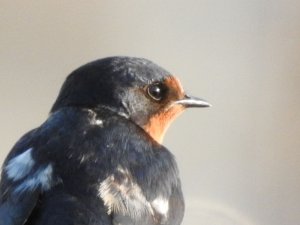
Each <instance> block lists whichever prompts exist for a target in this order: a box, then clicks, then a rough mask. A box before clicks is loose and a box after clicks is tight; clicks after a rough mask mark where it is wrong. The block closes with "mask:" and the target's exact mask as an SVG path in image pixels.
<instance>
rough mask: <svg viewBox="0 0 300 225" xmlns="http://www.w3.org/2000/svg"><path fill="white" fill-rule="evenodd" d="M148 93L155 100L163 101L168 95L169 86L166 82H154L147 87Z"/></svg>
mask: <svg viewBox="0 0 300 225" xmlns="http://www.w3.org/2000/svg"><path fill="white" fill-rule="evenodd" d="M147 91H148V95H149V96H150V97H151V98H152V99H154V100H155V101H161V100H163V99H164V97H165V96H166V92H167V88H166V87H165V85H164V84H161V83H153V84H150V85H149V86H148V88H147Z"/></svg>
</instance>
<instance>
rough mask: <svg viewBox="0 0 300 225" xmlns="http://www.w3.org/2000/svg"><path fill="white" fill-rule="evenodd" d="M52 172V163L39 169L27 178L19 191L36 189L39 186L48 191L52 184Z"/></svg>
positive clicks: (17, 190)
mask: <svg viewBox="0 0 300 225" xmlns="http://www.w3.org/2000/svg"><path fill="white" fill-rule="evenodd" d="M52 173H53V167H52V165H51V164H49V165H48V166H46V167H45V168H41V169H38V170H37V171H36V172H35V173H34V174H33V175H32V176H30V177H28V178H27V179H25V180H24V181H23V182H22V183H21V184H20V185H19V186H18V187H17V188H16V190H15V191H16V192H17V193H22V192H24V191H34V190H35V189H37V188H39V187H40V188H41V189H42V190H43V191H47V190H49V189H50V188H51V186H52V183H53V182H52Z"/></svg>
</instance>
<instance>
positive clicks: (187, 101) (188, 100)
mask: <svg viewBox="0 0 300 225" xmlns="http://www.w3.org/2000/svg"><path fill="white" fill-rule="evenodd" d="M177 104H181V105H183V106H184V107H186V108H197V107H198V108H208V107H212V105H211V104H210V103H208V102H207V101H205V100H203V99H200V98H196V97H192V96H185V98H184V99H181V100H179V101H177Z"/></svg>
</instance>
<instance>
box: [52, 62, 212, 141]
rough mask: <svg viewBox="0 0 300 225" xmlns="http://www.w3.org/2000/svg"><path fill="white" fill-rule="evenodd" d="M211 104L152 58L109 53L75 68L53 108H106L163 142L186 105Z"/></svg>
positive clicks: (205, 105)
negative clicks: (195, 94)
mask: <svg viewBox="0 0 300 225" xmlns="http://www.w3.org/2000/svg"><path fill="white" fill-rule="evenodd" d="M209 106H210V104H209V103H208V102H206V101H204V100H202V99H200V98H196V97H191V96H188V95H187V94H186V93H185V91H184V89H183V88H182V86H181V84H180V81H179V80H178V79H177V78H176V77H175V76H172V75H171V74H170V73H169V72H168V71H166V70H164V69H163V68H161V67H159V66H158V65H156V64H154V63H153V62H151V61H149V60H146V59H142V58H133V57H109V58H104V59H100V60H96V61H93V62H91V63H88V64H86V65H84V66H81V67H80V68H78V69H77V70H75V71H73V72H72V73H71V74H70V75H69V76H68V77H67V79H66V81H65V83H64V84H63V86H62V88H61V91H60V93H59V95H58V98H57V100H56V102H55V103H54V105H53V107H52V109H51V112H55V111H57V110H59V109H61V108H64V107H79V108H87V109H90V110H94V111H95V112H97V110H98V109H101V108H106V109H108V110H111V111H112V112H114V113H116V114H118V115H120V116H123V117H125V118H126V119H128V120H130V121H132V122H133V123H135V124H137V125H138V126H140V127H141V128H143V129H144V130H145V131H146V132H147V133H148V134H149V135H150V136H151V137H152V138H153V139H154V140H156V141H157V142H159V143H161V142H162V140H163V137H164V134H165V132H166V130H167V128H168V127H169V125H170V124H171V122H172V121H173V120H174V119H175V118H176V117H177V116H178V115H180V114H181V113H182V112H183V111H184V110H185V109H186V108H190V107H209Z"/></svg>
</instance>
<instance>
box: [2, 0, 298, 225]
mask: <svg viewBox="0 0 300 225" xmlns="http://www.w3.org/2000/svg"><path fill="white" fill-rule="evenodd" d="M0 32H1V33H0V62H1V66H0V105H1V111H0V124H1V128H0V130H1V142H0V149H1V152H0V160H1V162H2V160H3V159H4V157H5V156H6V154H7V153H8V151H9V150H10V148H11V147H12V145H13V144H14V143H15V142H16V141H17V139H18V138H19V137H20V136H21V135H22V134H23V133H24V132H26V131H28V130H29V129H32V128H34V127H36V126H38V125H39V124H40V123H41V122H43V121H44V120H45V119H46V117H47V114H48V111H49V109H50V107H51V105H52V103H53V102H54V100H55V98H56V96H57V94H58V91H59V89H60V87H61V84H62V82H63V81H64V79H65V77H66V76H67V75H68V74H69V73H70V72H71V71H72V70H73V69H75V68H77V67H78V66H80V65H82V64H84V63H86V62H88V61H91V60H94V59H97V58H101V57H106V56H112V55H129V56H141V57H145V58H148V59H151V60H153V61H154V62H156V63H158V64H160V65H161V66H163V67H165V68H166V69H167V70H169V71H171V72H172V73H173V74H176V75H178V77H179V78H180V79H181V81H182V83H183V85H184V87H185V89H186V90H187V91H188V92H189V93H191V94H193V95H196V96H199V97H203V98H205V99H207V100H209V101H210V102H211V103H212V104H213V107H212V108H210V109H201V110H196V109H193V110H189V111H187V112H186V113H185V114H183V115H182V116H181V117H180V118H179V119H178V120H177V121H176V122H175V123H174V124H173V125H172V127H171V128H170V130H169V132H168V133H167V136H166V139H165V141H164V144H165V145H166V146H167V147H168V148H169V149H171V150H172V152H173V153H174V154H175V155H176V157H177V161H178V163H179V167H180V171H181V176H182V182H183V188H184V193H185V196H186V205H187V209H186V214H185V219H184V222H183V224H184V225H188V224H189V225H198V224H199V225H201V224H205V225H297V224H300V151H299V150H300V149H299V147H300V137H299V134H300V122H299V120H300V100H299V98H300V1H297V0H273V1H270V0H228V1H223V0H206V1H205V0H197V1H196V0H195V1H192V0H185V1H179V0H165V1H162V0H151V1H145V0H127V1H116V0H110V1H104V0H98V1H96V0H93V1H64V0H62V1H57V0H51V1H50V0H48V1H8V0H0Z"/></svg>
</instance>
